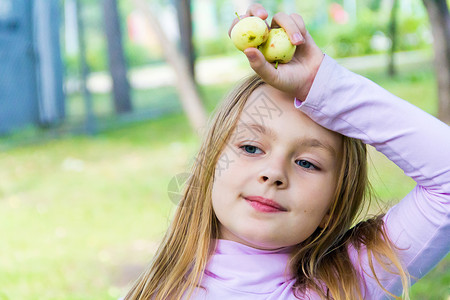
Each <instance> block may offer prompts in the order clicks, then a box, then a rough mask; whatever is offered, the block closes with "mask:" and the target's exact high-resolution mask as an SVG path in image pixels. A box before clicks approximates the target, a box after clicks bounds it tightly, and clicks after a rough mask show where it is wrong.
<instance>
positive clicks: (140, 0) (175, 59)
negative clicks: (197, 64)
mask: <svg viewBox="0 0 450 300" xmlns="http://www.w3.org/2000/svg"><path fill="white" fill-rule="evenodd" d="M134 3H135V4H136V6H137V7H138V8H139V9H140V10H141V11H142V12H143V13H144V14H145V15H146V19H147V21H148V22H149V23H150V28H152V29H153V30H154V31H155V33H156V36H157V38H158V40H159V42H160V44H161V47H162V48H163V53H164V56H165V59H166V61H167V62H168V63H169V64H170V65H171V66H172V68H174V70H175V73H176V75H177V77H178V78H177V80H176V87H177V90H178V94H179V96H180V100H181V105H182V106H183V109H184V111H185V112H186V114H187V117H188V119H189V122H190V123H191V126H192V127H193V128H194V129H195V130H196V132H198V130H199V129H201V128H202V127H203V126H204V125H205V124H206V119H207V117H206V111H205V108H204V107H203V104H202V102H201V100H200V97H199V95H198V93H197V90H196V87H195V83H194V79H193V78H192V76H191V75H190V73H189V67H188V63H187V61H186V59H185V57H184V56H183V55H182V54H181V53H180V51H179V50H178V48H177V47H176V46H175V45H173V44H172V43H171V42H170V40H169V39H168V38H167V37H166V35H165V34H164V31H163V30H162V28H161V26H160V24H159V22H158V20H157V19H156V17H155V16H154V15H153V13H152V12H151V10H150V8H149V7H148V4H147V3H146V2H145V1H144V0H134Z"/></svg>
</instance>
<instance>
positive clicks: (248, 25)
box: [231, 17, 269, 51]
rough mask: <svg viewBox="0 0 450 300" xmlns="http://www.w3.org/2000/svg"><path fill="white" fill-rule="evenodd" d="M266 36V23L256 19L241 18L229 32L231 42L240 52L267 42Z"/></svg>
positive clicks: (267, 31) (267, 32)
mask: <svg viewBox="0 0 450 300" xmlns="http://www.w3.org/2000/svg"><path fill="white" fill-rule="evenodd" d="M268 35H269V29H268V28H267V25H266V23H265V22H264V21H263V20H262V19H261V18H258V17H247V18H243V19H241V20H240V21H239V22H237V23H236V25H234V27H233V29H232V30H231V40H232V41H233V43H234V45H235V46H236V48H238V49H239V50H241V51H244V50H245V49H247V48H249V47H255V48H256V47H258V46H259V45H261V44H262V43H264V42H265V41H266V40H267V37H268Z"/></svg>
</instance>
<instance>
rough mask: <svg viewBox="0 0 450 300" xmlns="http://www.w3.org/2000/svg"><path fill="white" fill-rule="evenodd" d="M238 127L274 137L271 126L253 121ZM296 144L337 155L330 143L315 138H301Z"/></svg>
mask: <svg viewBox="0 0 450 300" xmlns="http://www.w3.org/2000/svg"><path fill="white" fill-rule="evenodd" d="M238 127H247V128H250V129H253V130H255V131H257V132H259V133H262V134H264V135H267V136H270V137H273V138H274V137H276V134H275V132H274V131H273V130H272V129H271V128H267V127H265V126H263V125H261V124H253V123H241V124H239V125H238ZM297 144H298V145H299V146H301V147H305V148H318V149H322V150H325V151H327V152H328V153H329V154H331V155H332V156H336V155H337V151H336V149H334V147H333V146H331V145H330V144H328V143H326V142H323V141H321V140H319V139H316V138H309V137H308V138H301V139H299V140H298V141H297Z"/></svg>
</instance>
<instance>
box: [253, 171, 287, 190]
mask: <svg viewBox="0 0 450 300" xmlns="http://www.w3.org/2000/svg"><path fill="white" fill-rule="evenodd" d="M258 181H259V183H262V184H266V185H269V186H275V187H276V188H278V189H283V188H286V187H287V186H288V178H287V176H286V174H285V170H284V168H283V167H282V166H281V165H278V166H273V165H266V166H265V168H264V169H263V170H262V171H261V173H260V174H259V178H258Z"/></svg>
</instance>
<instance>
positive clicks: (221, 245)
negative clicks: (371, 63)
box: [192, 56, 450, 300]
mask: <svg viewBox="0 0 450 300" xmlns="http://www.w3.org/2000/svg"><path fill="white" fill-rule="evenodd" d="M294 105H295V107H297V108H298V109H300V110H301V111H303V112H304V113H306V114H307V115H308V116H309V117H310V118H311V119H313V120H314V121H315V122H317V123H318V124H320V125H322V126H323V127H326V128H328V129H330V130H333V131H337V132H340V133H341V134H344V135H346V136H350V137H354V138H358V139H361V140H362V141H364V143H366V144H370V145H372V146H374V147H375V148H376V149H377V150H378V151H380V152H382V153H383V154H384V155H386V156H387V157H388V158H389V159H390V160H392V161H393V162H394V163H395V164H396V165H398V166H399V167H400V168H402V169H403V171H404V172H405V174H406V175H408V176H410V177H411V178H412V179H414V180H415V182H416V183H417V186H416V187H415V188H414V189H413V190H412V191H411V192H410V193H409V194H408V195H407V196H406V197H405V198H404V199H403V200H402V201H401V202H400V203H398V204H397V205H395V206H393V207H392V208H391V209H390V210H389V211H388V212H387V214H386V216H385V217H384V221H385V223H386V228H387V232H388V234H389V236H390V238H391V240H392V241H393V242H394V243H395V244H396V245H397V246H398V247H399V248H401V249H405V250H402V251H401V254H400V255H401V260H402V262H403V264H404V266H406V267H407V268H408V271H409V273H410V274H411V275H412V278H413V279H412V280H413V281H412V282H414V277H415V278H421V277H423V276H424V275H425V274H426V273H427V272H428V271H429V270H430V269H432V268H433V267H434V266H435V265H436V264H437V263H438V262H439V261H440V260H441V259H442V258H443V257H444V256H445V255H446V254H447V253H448V252H449V250H450V127H449V126H447V125H446V124H444V123H442V122H441V121H439V120H438V119H436V118H434V117H433V116H431V115H429V114H427V113H425V112H424V111H422V110H420V109H419V108H417V107H415V106H413V105H411V104H410V103H408V102H406V101H404V100H402V99H399V98H398V97H396V96H394V95H392V94H390V93H389V92H387V91H386V90H384V89H382V88H381V87H379V86H378V85H376V84H375V83H373V82H371V81H370V80H368V79H366V78H364V77H361V76H359V75H356V74H354V73H352V72H350V71H348V70H347V69H345V68H343V67H341V66H339V65H338V64H337V63H336V62H335V61H334V60H333V59H331V58H330V57H328V56H325V57H324V60H323V62H322V64H321V66H320V69H319V71H318V73H317V75H316V78H315V80H314V83H313V86H312V88H311V91H310V93H309V95H308V97H307V99H306V100H305V102H303V103H301V102H296V103H294ZM288 252H289V249H288V248H286V249H282V250H277V251H263V250H258V249H254V248H251V247H248V246H245V245H242V244H239V243H236V242H232V241H226V240H219V241H218V243H217V249H216V252H215V253H214V255H213V256H212V257H211V260H210V261H209V263H208V265H207V269H206V271H205V275H204V279H203V281H202V286H204V287H206V289H207V292H205V291H204V290H201V289H198V293H197V294H196V295H195V296H194V297H192V299H278V300H279V299H296V298H295V297H294V294H293V291H292V286H293V284H294V280H293V279H292V276H291V274H289V272H286V267H287V262H288V258H289V254H288ZM349 252H350V256H351V258H352V261H353V264H354V265H355V266H356V268H357V270H359V271H360V273H361V274H363V275H362V276H363V277H362V278H363V282H361V286H366V290H365V295H364V298H365V299H383V298H387V297H386V296H385V293H384V291H383V290H382V289H381V288H380V287H379V286H378V284H377V282H376V281H375V280H374V279H373V278H371V277H370V276H368V275H366V274H364V272H361V268H363V269H365V270H366V271H370V269H369V267H368V264H367V258H365V259H363V261H362V264H360V263H358V262H357V253H356V251H355V250H354V249H353V248H350V249H349ZM376 270H377V275H378V276H379V277H380V278H382V280H381V282H382V283H383V285H384V286H385V288H386V289H387V290H389V291H390V292H392V293H394V294H396V295H400V294H401V292H402V290H401V282H400V280H399V278H398V276H394V275H392V274H390V273H388V272H386V271H384V270H382V269H381V268H376ZM307 293H308V292H307ZM305 298H309V299H319V297H318V296H317V295H316V294H315V293H308V294H307V295H305Z"/></svg>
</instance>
